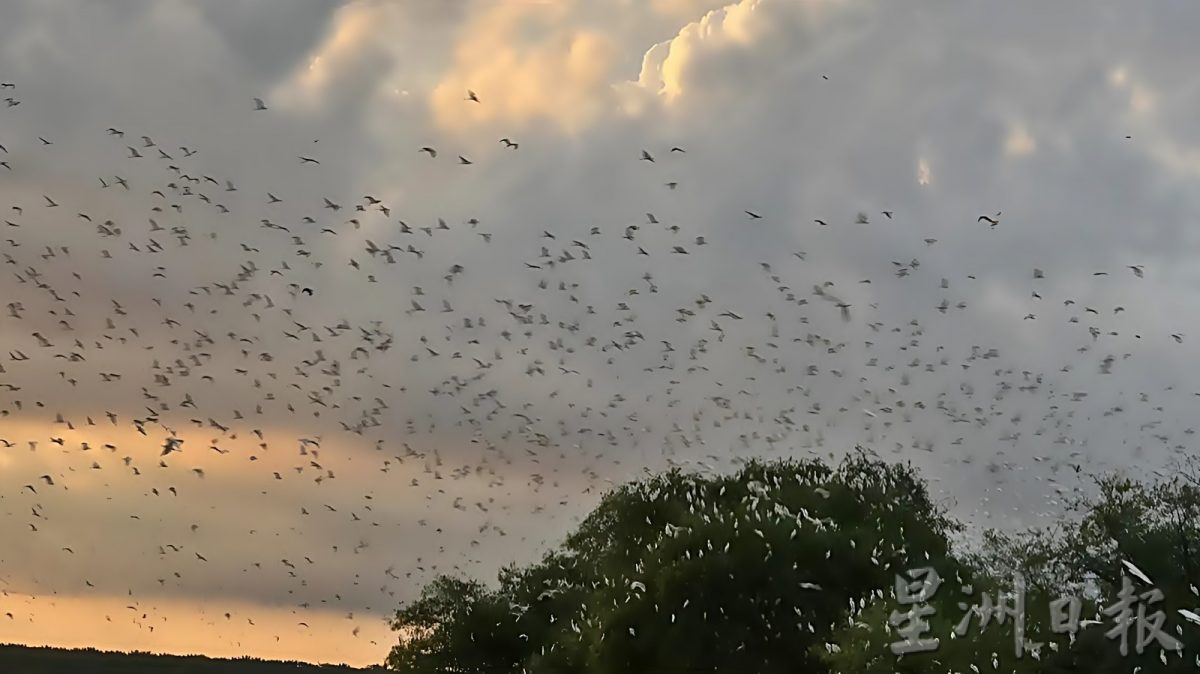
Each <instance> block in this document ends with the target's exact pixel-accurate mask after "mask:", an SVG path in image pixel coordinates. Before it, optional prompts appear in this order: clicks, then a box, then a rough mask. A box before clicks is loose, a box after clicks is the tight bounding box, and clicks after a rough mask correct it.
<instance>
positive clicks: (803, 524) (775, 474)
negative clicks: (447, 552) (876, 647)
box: [388, 450, 962, 673]
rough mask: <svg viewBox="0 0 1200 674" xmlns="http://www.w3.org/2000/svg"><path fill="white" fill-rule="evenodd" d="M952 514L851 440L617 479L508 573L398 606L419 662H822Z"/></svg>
mask: <svg viewBox="0 0 1200 674" xmlns="http://www.w3.org/2000/svg"><path fill="white" fill-rule="evenodd" d="M956 530H957V525H956V524H955V523H954V522H952V521H951V520H950V519H949V518H947V517H946V516H945V514H944V512H943V511H942V510H941V509H940V508H939V507H938V506H937V505H936V504H934V503H933V502H932V500H931V499H930V498H929V496H928V492H927V490H926V487H925V485H924V483H923V482H922V481H921V480H920V479H919V477H918V476H917V475H916V474H915V472H914V471H913V470H912V469H911V467H908V466H900V465H890V464H887V463H884V462H882V461H880V460H879V459H878V458H876V457H874V456H872V455H870V454H868V453H867V452H865V451H862V450H860V451H856V452H854V453H852V454H851V455H850V456H848V457H847V458H846V459H845V460H844V461H843V462H842V463H841V464H840V465H838V466H837V467H836V468H831V467H829V466H827V465H825V464H823V463H822V462H820V461H815V460H814V461H802V462H794V461H783V462H773V463H760V462H751V463H749V464H747V465H746V466H745V467H744V468H743V469H742V470H740V471H739V472H738V473H737V474H735V475H731V476H723V477H708V476H701V475H698V474H694V473H684V472H681V471H678V470H675V471H671V472H668V473H666V474H664V475H660V476H658V477H655V478H652V479H649V480H645V481H642V482H637V483H633V484H629V485H625V486H623V487H620V488H618V489H616V490H614V491H613V492H611V493H609V494H607V495H606V496H605V498H604V499H603V501H602V502H601V504H600V505H599V506H598V507H597V509H596V510H595V511H594V512H593V513H592V514H591V515H590V516H589V517H588V518H587V519H586V520H585V521H584V522H583V523H582V524H581V526H580V527H579V529H578V530H577V531H576V532H574V533H573V534H571V535H570V536H569V537H568V538H567V540H566V541H565V542H564V544H563V545H562V546H561V549H559V550H556V551H554V552H552V553H551V554H549V555H547V556H546V557H545V558H544V559H543V560H542V561H541V562H540V563H538V564H535V565H533V566H531V567H529V568H526V569H515V568H509V569H505V570H504V571H503V572H502V573H501V576H500V583H499V587H498V588H497V589H496V590H488V589H486V588H484V587H483V586H482V585H480V584H478V583H477V582H474V581H467V580H455V579H449V578H444V577H443V578H439V579H437V580H436V581H434V583H432V584H431V585H430V586H429V587H428V588H426V590H425V592H423V593H422V595H421V597H420V598H419V599H418V600H417V601H416V602H413V603H412V604H409V605H406V606H404V607H402V608H401V610H400V611H399V612H398V613H397V615H396V619H395V620H394V621H393V624H392V626H393V628H394V629H396V630H397V631H398V632H399V633H400V643H399V644H398V645H397V646H396V647H395V648H394V649H393V650H392V653H391V655H390V656H389V658H388V665H389V667H391V668H393V669H397V670H400V671H411V672H426V671H430V672H432V671H456V672H517V671H523V670H524V671H529V672H562V671H568V670H569V671H576V672H584V671H587V672H597V673H607V672H621V673H625V672H655V673H658V672H672V671H720V672H727V671H744V672H750V671H753V672H785V671H786V672H794V671H814V672H820V671H826V670H828V668H829V663H828V662H827V661H826V660H825V659H824V658H822V657H821V655H820V649H823V648H825V644H826V643H830V641H831V639H832V638H833V636H834V633H835V630H837V628H838V626H839V625H842V624H845V623H846V622H847V621H848V620H849V619H851V617H853V616H855V615H857V614H858V613H859V612H861V611H862V610H863V609H865V608H867V607H868V606H871V605H873V603H874V602H876V601H878V600H880V599H881V598H882V597H884V595H885V593H887V592H890V588H891V587H892V585H893V582H894V578H895V575H896V574H897V573H900V572H902V571H904V570H907V569H910V568H915V567H923V566H933V567H935V568H937V570H938V572H939V573H941V574H942V575H943V577H945V578H954V577H961V575H962V567H961V565H960V564H959V563H958V562H957V561H956V560H955V559H954V557H953V555H952V554H951V549H950V542H949V536H950V535H951V534H952V533H954V532H955V531H956Z"/></svg>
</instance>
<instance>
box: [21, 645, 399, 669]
mask: <svg viewBox="0 0 1200 674" xmlns="http://www.w3.org/2000/svg"><path fill="white" fill-rule="evenodd" d="M378 671H383V670H381V669H356V668H354V667H346V666H342V665H312V664H308V663H302V662H281V661H274V660H257V659H254V658H237V659H235V660H228V659H216V658H206V657H203V656H200V655H155V654H152V653H136V652H135V653H118V652H109V651H98V650H95V649H90V648H89V649H81V650H68V649H62V648H36V647H29V646H15V645H0V672H2V673H3V674H143V673H145V674H285V673H286V674H362V673H364V672H378Z"/></svg>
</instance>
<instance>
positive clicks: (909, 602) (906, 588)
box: [888, 567, 942, 655]
mask: <svg viewBox="0 0 1200 674" xmlns="http://www.w3.org/2000/svg"><path fill="white" fill-rule="evenodd" d="M908 575H909V576H911V577H912V578H914V579H916V580H912V581H908V580H905V579H904V578H902V577H900V576H896V601H898V602H900V603H901V604H904V605H905V606H912V608H910V609H909V610H908V611H907V612H905V613H901V612H899V611H892V615H891V617H890V618H889V619H888V622H889V623H891V625H892V627H895V628H897V629H896V633H897V634H899V635H900V636H901V637H902V638H903V639H904V641H898V642H896V643H893V644H891V649H892V653H895V654H896V655H904V654H906V653H921V652H925V651H932V650H936V649H937V647H938V645H939V644H940V643H941V641H940V640H939V639H937V638H932V639H928V638H923V637H924V635H925V634H926V633H927V632H928V631H929V622H928V621H926V620H925V619H926V618H928V617H929V616H932V615H933V614H934V613H937V610H936V609H934V608H933V607H932V606H927V605H925V602H927V601H929V600H930V599H932V598H933V595H934V594H935V593H936V592H937V591H938V588H939V587H941V585H942V577H941V576H939V575H938V572H937V571H935V570H934V569H933V568H932V567H925V568H923V569H915V570H913V571H910V572H909V574H908Z"/></svg>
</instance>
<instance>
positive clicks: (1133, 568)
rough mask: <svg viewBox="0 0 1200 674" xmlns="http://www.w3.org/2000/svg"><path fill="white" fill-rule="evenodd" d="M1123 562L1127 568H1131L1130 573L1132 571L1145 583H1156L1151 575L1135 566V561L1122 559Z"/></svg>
mask: <svg viewBox="0 0 1200 674" xmlns="http://www.w3.org/2000/svg"><path fill="white" fill-rule="evenodd" d="M1121 563H1122V564H1124V565H1125V568H1126V569H1129V573H1132V574H1133V575H1134V576H1136V577H1137V578H1138V580H1140V581H1142V582H1143V583H1145V584H1147V585H1151V586H1153V585H1154V583H1153V582H1152V581H1151V580H1150V577H1149V576H1147V575H1146V574H1144V573H1142V570H1141V569H1139V568H1137V567H1136V566H1134V565H1133V562H1130V561H1127V560H1124V559H1122V560H1121Z"/></svg>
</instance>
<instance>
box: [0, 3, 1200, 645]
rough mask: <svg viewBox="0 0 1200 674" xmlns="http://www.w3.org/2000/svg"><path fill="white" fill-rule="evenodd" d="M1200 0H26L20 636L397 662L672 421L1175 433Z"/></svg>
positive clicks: (12, 469)
mask: <svg viewBox="0 0 1200 674" xmlns="http://www.w3.org/2000/svg"><path fill="white" fill-rule="evenodd" d="M1197 14H1200V7H1196V6H1194V5H1192V4H1188V3H1179V2H1156V3H1150V4H1149V5H1145V4H1143V5H1137V6H1134V5H1132V4H1128V3H1118V2H1108V1H1102V2H1089V3H1082V2H1065V3H1057V4H1054V5H1053V6H1048V5H1046V4H1045V3H1034V2H1025V1H1023V0H1021V1H1017V2H1009V3H1003V5H1000V4H997V3H988V2H980V1H978V0H968V1H966V2H939V1H928V2H920V3H894V2H892V3H889V2H881V1H878V0H741V1H739V2H733V3H728V4H726V3H725V2H722V1H721V0H644V1H642V2H632V1H629V0H587V1H584V0H486V1H485V0H479V1H475V0H436V1H435V0H407V1H403V0H402V1H394V2H393V1H387V0H363V1H356V2H332V1H321V0H288V1H286V2H284V1H283V0H241V1H238V2H220V3H212V2H202V1H201V0H165V1H161V2H149V1H142V0H94V1H91V2H87V3H81V2H75V1H69V0H37V1H34V0H11V1H10V2H6V3H4V5H3V7H0V82H3V83H5V88H4V89H2V90H0V145H2V146H3V150H0V161H2V162H4V163H3V164H0V211H3V217H2V219H3V220H4V222H5V224H4V225H3V227H0V239H3V241H4V242H3V244H2V246H0V253H2V255H3V259H2V260H0V304H3V305H5V306H4V307H0V309H3V311H2V312H0V342H2V348H0V438H3V439H4V442H3V443H0V540H4V541H5V542H6V543H7V545H5V546H3V547H2V548H0V591H2V592H3V594H0V614H3V615H0V642H19V643H29V644H48V645H59V646H85V645H86V646H95V647H99V648H112V649H125V650H128V649H139V650H151V651H161V652H173V653H193V652H199V653H205V654H210V655H220V656H226V655H251V656H257V657H270V658H286V659H301V660H309V661H320V662H347V663H350V664H356V665H365V664H371V663H378V662H380V661H382V659H383V658H384V656H385V655H386V653H387V650H388V648H389V647H390V646H391V644H392V643H394V642H395V635H394V634H392V633H390V632H389V630H388V627H387V623H386V619H387V617H388V616H390V615H391V614H392V613H393V612H394V611H395V610H396V608H397V607H398V606H399V605H400V603H401V602H402V601H405V600H410V599H412V598H414V597H416V596H417V594H418V593H419V592H420V589H421V586H422V584H423V583H424V582H427V581H428V580H430V579H432V578H433V577H434V575H436V574H438V573H453V574H470V575H473V576H476V577H480V578H483V579H485V580H490V579H493V578H494V577H495V573H496V571H497V570H498V569H499V568H500V567H501V566H502V565H504V564H508V563H528V562H530V561H534V560H536V559H538V558H539V557H540V556H541V555H542V554H543V553H544V552H545V551H547V550H548V549H550V548H552V547H553V546H554V545H555V544H556V543H557V542H558V541H559V540H561V539H562V537H563V536H564V535H565V534H566V533H568V532H569V531H571V529H572V527H573V526H574V525H575V524H576V523H578V521H579V520H580V518H581V517H583V516H585V515H586V513H587V512H588V511H589V510H590V509H591V508H592V507H594V506H595V505H596V504H597V503H598V502H599V499H600V498H601V497H602V495H603V493H604V491H605V490H606V489H608V488H610V487H611V486H612V485H614V484H619V483H622V482H624V481H627V480H631V479H637V478H639V477H642V476H644V475H646V474H648V473H652V472H655V471H659V470H663V469H665V468H669V467H672V466H681V467H684V468H686V469H689V470H698V471H702V472H707V471H727V470H731V469H733V468H735V467H736V466H737V465H738V464H739V463H741V462H744V461H746V460H748V459H750V458H754V457H767V458H810V457H822V458H825V459H827V460H837V459H838V458H839V457H840V456H841V455H843V454H844V453H845V452H846V451H847V450H848V449H851V448H853V447H854V446H855V445H862V446H865V447H869V448H871V449H872V450H873V451H875V452H877V453H878V454H880V455H881V456H883V457H885V458H887V459H888V460H895V461H910V462H912V463H913V464H914V465H916V466H918V467H919V468H920V469H921V470H922V471H923V473H924V475H926V476H927V478H928V479H929V480H930V485H931V490H932V491H933V493H934V494H935V495H936V497H937V498H938V499H939V501H940V502H941V503H943V504H944V505H945V506H946V508H947V509H949V510H950V512H952V513H953V514H955V515H956V516H958V517H961V518H963V519H964V520H965V521H967V522H969V523H971V525H972V526H973V527H976V528H985V527H1001V528H1021V527H1026V526H1029V525H1031V524H1036V523H1039V522H1045V521H1048V519H1049V518H1053V517H1055V516H1057V515H1058V514H1060V513H1061V512H1062V509H1063V503H1064V499H1066V498H1068V497H1070V496H1071V495H1072V494H1077V493H1079V491H1080V490H1084V489H1086V488H1087V485H1088V483H1089V482H1088V481H1089V479H1090V476H1092V475H1096V474H1100V473H1103V472H1106V471H1114V470H1116V471H1125V472H1128V473H1131V474H1135V475H1143V476H1152V475H1154V474H1156V473H1157V474H1159V475H1161V474H1165V472H1166V471H1170V470H1171V469H1172V468H1173V467H1175V466H1177V465H1178V464H1179V463H1180V462H1182V461H1187V460H1188V454H1189V452H1188V450H1189V448H1190V446H1191V435H1192V428H1191V424H1192V423H1193V421H1192V419H1193V416H1192V410H1193V409H1194V404H1195V400H1196V395H1200V388H1196V387H1194V385H1190V384H1189V382H1192V381H1195V380H1196V376H1197V375H1198V374H1200V372H1197V370H1198V368H1200V366H1198V365H1197V363H1198V362H1200V361H1198V360H1197V359H1196V358H1194V355H1195V344H1196V343H1197V340H1200V324H1198V323H1197V318H1196V316H1197V315H1200V314H1198V313H1197V311H1196V309H1197V308H1200V307H1198V305H1200V299H1197V298H1200V293H1197V292H1196V289H1197V285H1198V284H1200V270H1198V269H1197V268H1196V267H1195V265H1194V264H1191V260H1192V259H1193V257H1194V256H1193V255H1192V252H1193V251H1195V250H1196V249H1197V247H1198V246H1200V229H1198V228H1197V226H1196V222H1197V217H1198V216H1200V203H1198V199H1200V197H1198V196H1197V192H1196V190H1194V189H1192V188H1193V187H1194V185H1195V183H1196V181H1197V179H1198V178H1200V127H1198V126H1197V125H1196V124H1195V121H1194V118H1195V115H1194V110H1195V105H1196V104H1197V103H1200V78H1197V76H1196V75H1195V74H1194V69H1193V68H1191V67H1189V66H1190V64H1191V63H1192V61H1193V60H1194V59H1189V58H1188V55H1189V54H1193V53H1194V52H1195V50H1196V47H1195V46H1194V40H1193V39H1192V35H1191V34H1190V31H1188V30H1187V28H1186V26H1190V25H1194V23H1195V20H1196V19H1198V18H1200V16H1197ZM9 85H11V86H9ZM6 98H7V99H9V100H7V101H4V100H3V99H6ZM256 99H258V101H260V102H261V105H259V104H258V102H256ZM260 108H265V109H260ZM502 139H503V140H502ZM993 223H995V224H993ZM843 310H844V311H843ZM164 448H166V449H169V450H170V451H167V452H166V453H165V454H164ZM64 625H69V626H71V627H70V629H63V626H64Z"/></svg>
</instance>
